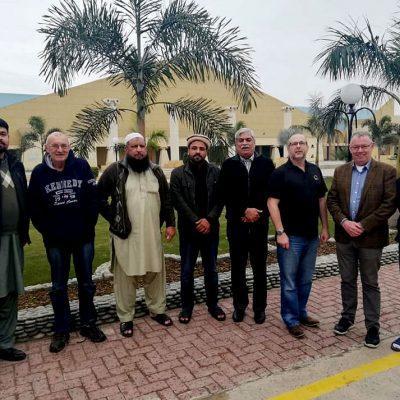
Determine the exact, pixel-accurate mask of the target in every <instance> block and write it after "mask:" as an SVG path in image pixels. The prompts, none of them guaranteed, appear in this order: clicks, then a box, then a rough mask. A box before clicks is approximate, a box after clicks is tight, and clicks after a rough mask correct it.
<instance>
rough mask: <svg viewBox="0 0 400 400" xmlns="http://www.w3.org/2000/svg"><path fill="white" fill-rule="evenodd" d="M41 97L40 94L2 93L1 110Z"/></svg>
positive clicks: (0, 95)
mask: <svg viewBox="0 0 400 400" xmlns="http://www.w3.org/2000/svg"><path fill="white" fill-rule="evenodd" d="M35 97H39V95H38V94H22V93H0V108H3V107H7V106H10V105H12V104H17V103H22V102H23V101H26V100H31V99H34V98H35Z"/></svg>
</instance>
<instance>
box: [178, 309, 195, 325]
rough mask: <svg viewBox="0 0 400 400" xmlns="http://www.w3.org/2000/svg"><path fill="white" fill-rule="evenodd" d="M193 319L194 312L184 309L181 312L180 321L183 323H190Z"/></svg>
mask: <svg viewBox="0 0 400 400" xmlns="http://www.w3.org/2000/svg"><path fill="white" fill-rule="evenodd" d="M191 319H192V313H190V312H189V311H184V310H182V311H181V312H180V313H179V316H178V321H179V322H180V323H181V324H188V323H189V322H190V320H191Z"/></svg>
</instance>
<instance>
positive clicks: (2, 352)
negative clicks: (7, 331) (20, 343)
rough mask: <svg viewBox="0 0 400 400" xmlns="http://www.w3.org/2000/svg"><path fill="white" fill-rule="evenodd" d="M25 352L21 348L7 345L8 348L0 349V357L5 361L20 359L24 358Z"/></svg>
mask: <svg viewBox="0 0 400 400" xmlns="http://www.w3.org/2000/svg"><path fill="white" fill-rule="evenodd" d="M25 358H26V354H25V353H24V352H23V351H22V350H18V349H14V347H9V348H8V349H0V359H1V360H6V361H21V360H25Z"/></svg>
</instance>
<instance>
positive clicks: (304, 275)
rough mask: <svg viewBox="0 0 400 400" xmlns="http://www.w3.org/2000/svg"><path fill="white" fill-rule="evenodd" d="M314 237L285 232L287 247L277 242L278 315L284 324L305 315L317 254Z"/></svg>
mask: <svg viewBox="0 0 400 400" xmlns="http://www.w3.org/2000/svg"><path fill="white" fill-rule="evenodd" d="M318 244H319V240H318V238H312V239H308V238H306V237H302V236H289V249H288V250H286V249H283V248H282V247H281V246H278V249H277V255H278V263H279V270H280V277H281V315H282V319H283V321H284V322H285V324H286V326H287V327H288V328H290V327H292V326H295V325H298V324H299V323H300V320H302V319H304V318H306V317H307V310H306V306H307V301H308V297H309V295H310V292H311V284H312V277H313V274H314V270H315V261H316V258H317V248H318Z"/></svg>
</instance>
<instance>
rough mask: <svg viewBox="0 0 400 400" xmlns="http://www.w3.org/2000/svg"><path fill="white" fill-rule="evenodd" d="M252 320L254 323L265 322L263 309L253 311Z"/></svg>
mask: <svg viewBox="0 0 400 400" xmlns="http://www.w3.org/2000/svg"><path fill="white" fill-rule="evenodd" d="M254 322H255V323H256V324H263V323H264V322H265V311H260V312H255V313H254Z"/></svg>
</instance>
